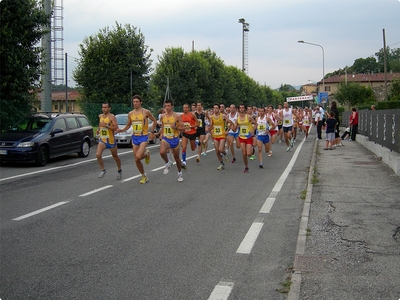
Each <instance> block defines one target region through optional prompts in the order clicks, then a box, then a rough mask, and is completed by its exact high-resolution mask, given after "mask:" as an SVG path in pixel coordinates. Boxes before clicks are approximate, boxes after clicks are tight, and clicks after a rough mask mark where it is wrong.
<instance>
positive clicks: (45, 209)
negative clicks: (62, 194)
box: [13, 201, 68, 221]
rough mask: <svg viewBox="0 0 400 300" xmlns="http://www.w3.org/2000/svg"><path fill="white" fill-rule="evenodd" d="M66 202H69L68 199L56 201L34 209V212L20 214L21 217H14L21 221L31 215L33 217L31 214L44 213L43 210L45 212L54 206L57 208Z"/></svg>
mask: <svg viewBox="0 0 400 300" xmlns="http://www.w3.org/2000/svg"><path fill="white" fill-rule="evenodd" d="M66 203H68V201H63V202H58V203H56V204H53V205H50V206H47V207H44V208H42V209H39V210H36V211H33V212H31V213H29V214H26V215H23V216H20V217H18V218H15V219H13V221H20V220H23V219H26V218H29V217H31V216H34V215H37V214H40V213H42V212H44V211H47V210H50V209H53V208H55V207H57V206H60V205H63V204H66Z"/></svg>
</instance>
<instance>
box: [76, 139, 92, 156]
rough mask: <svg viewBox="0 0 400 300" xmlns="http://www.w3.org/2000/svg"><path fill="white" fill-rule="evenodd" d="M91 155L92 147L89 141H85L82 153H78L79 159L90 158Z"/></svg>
mask: <svg viewBox="0 0 400 300" xmlns="http://www.w3.org/2000/svg"><path fill="white" fill-rule="evenodd" d="M89 153H90V145H89V142H88V140H84V141H83V142H82V145H81V151H80V152H78V155H79V157H88V156H89Z"/></svg>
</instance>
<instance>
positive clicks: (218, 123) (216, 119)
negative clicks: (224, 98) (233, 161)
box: [210, 104, 233, 170]
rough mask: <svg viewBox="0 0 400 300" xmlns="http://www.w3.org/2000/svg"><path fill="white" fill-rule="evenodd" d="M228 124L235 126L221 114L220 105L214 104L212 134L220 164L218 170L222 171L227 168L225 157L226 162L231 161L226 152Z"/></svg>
mask: <svg viewBox="0 0 400 300" xmlns="http://www.w3.org/2000/svg"><path fill="white" fill-rule="evenodd" d="M226 123H229V125H230V126H233V123H232V122H231V121H230V120H229V119H228V118H227V116H225V115H224V114H222V113H221V111H220V105H219V104H214V114H213V115H212V116H211V117H210V132H211V135H212V137H213V140H214V148H215V154H216V155H217V158H218V161H219V162H220V165H219V167H218V168H217V170H222V169H223V168H224V167H225V164H224V161H223V156H224V157H225V161H228V160H229V156H228V154H227V153H226V152H225V137H226V135H225V124H226Z"/></svg>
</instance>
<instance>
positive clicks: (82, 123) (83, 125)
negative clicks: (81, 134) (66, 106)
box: [78, 117, 90, 127]
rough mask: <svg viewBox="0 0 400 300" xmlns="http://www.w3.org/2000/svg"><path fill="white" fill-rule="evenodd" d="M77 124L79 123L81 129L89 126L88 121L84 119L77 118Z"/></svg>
mask: <svg viewBox="0 0 400 300" xmlns="http://www.w3.org/2000/svg"><path fill="white" fill-rule="evenodd" d="M78 119H79V122H81V125H82V127H85V126H90V124H89V121H88V119H86V118H84V117H78Z"/></svg>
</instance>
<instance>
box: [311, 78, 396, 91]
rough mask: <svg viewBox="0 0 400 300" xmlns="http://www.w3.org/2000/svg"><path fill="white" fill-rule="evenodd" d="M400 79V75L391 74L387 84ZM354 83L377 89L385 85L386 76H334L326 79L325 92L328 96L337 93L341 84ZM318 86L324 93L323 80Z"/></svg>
mask: <svg viewBox="0 0 400 300" xmlns="http://www.w3.org/2000/svg"><path fill="white" fill-rule="evenodd" d="M399 79H400V73H389V74H387V82H388V83H390V82H392V81H394V80H399ZM348 82H354V83H359V84H361V85H364V86H366V87H371V88H373V89H374V88H377V87H383V86H384V85H385V74H384V73H377V74H347V75H334V76H331V77H329V78H325V92H328V95H332V94H333V93H335V92H336V91H337V90H338V88H339V86H340V84H342V83H348ZM318 85H319V87H320V89H321V91H322V80H321V81H320V82H318Z"/></svg>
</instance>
